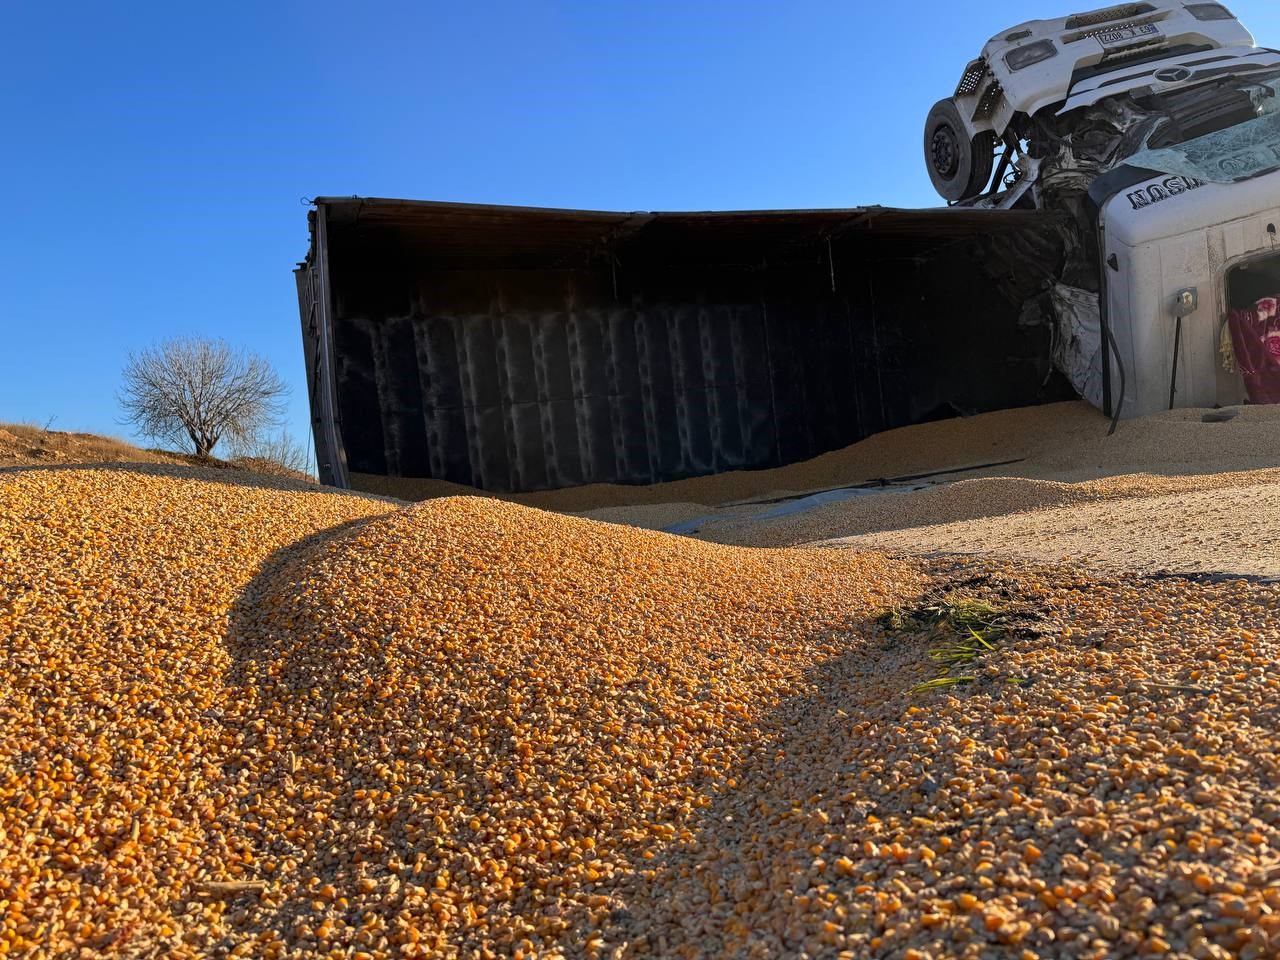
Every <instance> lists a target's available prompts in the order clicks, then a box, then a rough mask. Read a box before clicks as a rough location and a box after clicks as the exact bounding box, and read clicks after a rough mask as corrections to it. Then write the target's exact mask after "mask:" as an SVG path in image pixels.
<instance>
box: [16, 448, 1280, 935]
mask: <svg viewBox="0 0 1280 960" xmlns="http://www.w3.org/2000/svg"><path fill="white" fill-rule="evenodd" d="M313 489H314V488H313ZM975 570H976V573H975V572H974V571H975ZM936 575H938V576H941V574H936ZM948 576H951V575H950V574H948ZM964 576H965V578H966V580H967V581H970V582H972V583H973V584H975V586H973V589H975V590H979V591H987V592H988V593H990V594H991V596H992V597H995V598H1000V601H1001V602H1002V603H1005V604H1009V605H1014V606H1020V607H1023V608H1025V609H1027V610H1031V611H1034V623H1035V624H1036V627H1035V629H1034V630H1033V631H1027V632H1025V633H1022V634H1018V635H1017V636H1013V637H1010V638H1009V640H1008V642H1007V643H1005V644H1002V645H1001V646H1000V647H999V648H998V649H995V650H993V651H991V652H990V653H989V654H986V655H985V656H984V657H983V658H982V661H981V663H979V664H977V665H976V666H975V667H974V668H973V670H974V674H975V676H974V680H973V682H971V683H968V684H967V685H966V686H964V687H956V688H949V689H947V690H944V691H937V690H934V691H930V692H926V693H921V692H919V690H918V689H913V688H916V686H917V684H918V683H919V682H920V681H921V680H922V679H926V678H927V677H928V676H930V673H931V671H932V670H933V669H934V668H933V666H932V665H931V662H930V660H929V657H928V650H927V647H928V641H927V640H926V639H925V638H924V637H920V636H915V635H914V634H910V633H905V634H903V633H892V632H886V630H885V628H884V627H882V626H881V625H880V624H879V623H878V622H877V617H878V615H879V614H880V613H881V612H883V611H885V610H886V609H889V608H891V607H898V606H911V605H914V604H917V603H920V602H922V598H923V597H924V595H925V593H926V591H928V590H929V589H930V583H929V579H928V578H927V577H926V576H925V575H924V574H923V573H922V572H921V571H920V570H918V569H917V568H916V567H914V566H910V565H906V564H903V563H899V562H895V561H891V560H887V559H884V558H880V557H877V556H874V555H866V554H858V553H853V552H849V551H842V550H809V551H794V550H751V549H740V548H731V547H723V546H718V545H712V544H706V543H701V542H697V541H692V540H686V539H681V538H676V537H670V536H666V535H662V534H656V533H650V532H647V531H639V530H634V529H629V528H623V527H615V526H610V525H605V524H597V523H592V522H589V521H585V520H580V519H576V518H568V517H563V516H558V515H554V514H549V513H543V512H540V511H536V510H531V509H528V508H524V507H519V506H515V505H511V504H504V503H501V502H498V501H494V500H478V499H466V498H455V499H448V500H437V501H428V502H426V503H422V504H418V505H414V506H412V507H408V508H397V506H396V505H394V504H391V503H386V502H381V501H374V500H367V499H362V498H358V497H351V496H343V495H338V494H331V493H322V492H307V491H305V490H304V489H303V488H301V487H295V486H291V485H290V484H289V483H288V482H286V481H272V480H259V481H256V482H249V481H246V480H241V481H233V480H232V479H230V478H228V476H227V475H226V474H206V473H202V472H201V471H197V470H190V469H183V468H154V469H146V468H138V469H134V470H123V469H96V470H95V469H85V470H30V471H18V472H12V473H0V637H3V638H4V641H3V643H4V645H3V647H2V648H0V654H2V655H3V658H2V659H0V671H2V672H3V685H2V686H0V953H3V954H8V955H14V956H32V957H63V956H84V957H90V956H95V957H96V956H103V955H116V956H126V957H132V956H137V957H151V956H156V957H204V956H219V957H221V956H242V957H348V958H350V957H356V958H361V960H371V958H374V957H415V956H418V957H436V956H441V957H451V956H456V957H507V956H517V957H535V956H547V957H561V956H563V957H601V958H604V957H609V958H627V957H638V956H651V957H669V956H677V957H712V956H743V957H779V956H787V957H792V956H794V957H805V956H809V957H839V958H842V960H843V958H861V957H883V958H902V960H942V958H945V957H964V958H986V957H993V958H1002V957H1015V958H1019V960H1035V958H1049V957H1063V958H1066V957H1097V958H1103V957H1111V956H1145V955H1165V956H1175V957H1196V958H1215V960H1217V958H1227V957H1258V958H1262V957H1274V956H1278V955H1280V872H1278V871H1280V866H1278V863H1280V861H1278V860H1277V856H1276V853H1275V851H1276V850H1277V849H1280V797H1277V794H1276V787H1277V786H1278V785H1280V784H1278V781H1280V733H1277V731H1278V730H1280V716H1277V713H1278V712H1280V699H1278V698H1277V693H1278V692H1280V680H1278V679H1277V676H1276V669H1275V663H1276V658H1277V654H1278V653H1280V649H1278V647H1280V633H1278V632H1277V627H1276V623H1277V619H1276V618H1277V610H1278V608H1280V589H1278V588H1276V587H1274V586H1261V585H1249V584H1243V583H1226V584H1219V585H1195V584H1188V583H1186V582H1183V581H1174V580H1164V581H1160V580H1145V581H1142V582H1140V583H1134V584H1130V583H1125V582H1123V581H1120V580H1117V581H1114V582H1106V583H1100V582H1097V581H1095V580H1090V579H1088V578H1086V577H1084V576H1082V575H1081V574H1079V573H1077V572H1073V571H1071V570H1049V571H1041V570H1034V569H1029V568H1022V567H1015V566H1012V565H1011V563H1010V562H1005V563H1004V564H1003V565H997V564H993V563H985V564H982V563H977V562H975V563H974V565H973V570H966V571H964Z"/></svg>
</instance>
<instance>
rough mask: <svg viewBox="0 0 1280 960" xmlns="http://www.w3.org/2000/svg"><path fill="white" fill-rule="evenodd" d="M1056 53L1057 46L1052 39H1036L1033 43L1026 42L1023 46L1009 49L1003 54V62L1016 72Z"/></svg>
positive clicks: (1054, 55)
mask: <svg viewBox="0 0 1280 960" xmlns="http://www.w3.org/2000/svg"><path fill="white" fill-rule="evenodd" d="M1057 55H1058V48H1057V47H1055V46H1054V45H1053V41H1052V40H1037V41H1036V42H1035V43H1028V44H1027V45H1026V46H1025V47H1018V48H1017V49H1016V50H1010V51H1009V52H1008V53H1006V54H1005V55H1004V62H1005V63H1006V64H1008V65H1009V69H1010V70H1013V71H1015V72H1016V71H1018V70H1023V69H1025V68H1026V67H1029V66H1031V65H1032V64H1035V63H1041V62H1042V61H1045V60H1048V59H1049V58H1050V57H1056V56H1057Z"/></svg>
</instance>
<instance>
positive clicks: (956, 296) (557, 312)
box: [297, 197, 1074, 492]
mask: <svg viewBox="0 0 1280 960" xmlns="http://www.w3.org/2000/svg"><path fill="white" fill-rule="evenodd" d="M1064 243H1065V241H1064V231H1063V228H1062V223H1061V222H1060V221H1059V220H1057V219H1055V218H1054V217H1053V216H1052V215H1050V214H1046V213H1041V212H1036V211H989V210H972V209H959V208H955V209H950V210H930V211H910V210H891V209H883V208H865V209H850V210H798V211H761V212H737V213H733V212H730V213H723V212H717V213H608V212H596V211H578V210H548V209H535V208H518V207H495V206H481V205H470V204H449V203H429V202H413V201H401V200H378V199H362V198H354V197H353V198H322V199H319V200H317V201H316V206H315V209H314V210H313V212H312V214H311V248H310V251H309V253H308V256H307V259H306V262H305V263H303V264H300V265H299V267H298V271H297V280H298V293H299V299H300V306H301V312H302V323H303V336H304V342H305V346H306V354H307V366H308V371H307V372H308V377H309V384H310V394H311V404H312V415H313V427H314V433H315V439H316V446H317V454H318V460H319V465H320V472H321V479H322V481H324V482H326V483H331V484H335V485H338V486H352V487H355V488H357V489H359V488H361V486H362V478H367V477H371V476H372V477H378V478H397V477H406V478H430V479H440V480H448V481H452V482H455V483H459V484H465V485H467V486H470V487H475V488H478V489H481V490H486V491H494V492H519V491H531V490H543V489H554V488H560V487H568V486H575V485H579V484H588V483H621V484H649V483H655V482H660V481H665V480H674V479H680V478H684V477H691V476H698V475H704V474H710V473H717V472H721V471H727V470H743V469H754V468H761V467H770V466H778V465H783V464H787V463H792V462H795V461H799V460H803V459H807V458H810V457H813V456H815V455H818V454H821V453H823V452H825V451H829V450H833V449H838V448H841V447H844V446H847V445H849V444H851V443H854V442H856V441H857V440H860V439H862V438H864V437H867V436H869V435H870V434H873V433H876V432H879V431H882V430H886V429H890V428H893V427H899V426H905V425H908V424H913V423H919V422H922V421H927V420H933V419H939V418H942V417H950V416H955V415H961V414H972V413H977V412H982V411H988V410H996V409H1001V408H1006V407H1012V406H1024V405H1029V404H1034V403H1040V402H1050V401H1054V400H1060V399H1066V398H1069V397H1071V396H1073V395H1074V394H1073V392H1072V390H1071V388H1070V386H1069V385H1067V383H1066V382H1065V381H1064V380H1063V379H1062V377H1061V376H1060V375H1059V374H1056V373H1055V372H1054V371H1053V369H1052V366H1051V361H1050V338H1051V335H1052V334H1051V329H1052V323H1051V320H1050V318H1049V315H1048V309H1047V305H1046V300H1047V297H1046V293H1045V291H1046V290H1047V288H1048V285H1049V284H1050V283H1051V282H1052V280H1053V277H1054V276H1055V274H1056V271H1057V270H1058V269H1059V268H1060V265H1061V263H1062V260H1063V257H1064V249H1063V247H1064ZM380 489H386V485H385V483H383V484H381V485H380Z"/></svg>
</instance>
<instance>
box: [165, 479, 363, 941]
mask: <svg viewBox="0 0 1280 960" xmlns="http://www.w3.org/2000/svg"><path fill="white" fill-rule="evenodd" d="M267 479H268V480H269V479H270V478H267ZM266 485H267V486H272V484H270V483H267V484H266ZM284 489H290V488H288V487H285V488H284ZM378 519H380V518H379V517H369V518H363V519H359V520H354V521H351V522H349V523H344V524H340V525H338V526H335V527H330V528H328V529H325V530H321V531H319V532H317V533H315V534H313V535H311V536H309V537H306V538H305V539H303V540H299V541H297V542H296V543H293V544H291V545H289V546H288V547H284V548H282V549H280V550H277V551H276V552H275V553H273V554H272V555H271V556H270V557H269V558H268V559H267V560H266V561H265V562H264V563H263V564H262V565H261V568H260V569H259V572H258V573H257V575H256V576H255V577H254V578H253V580H252V581H250V582H249V584H248V585H247V586H246V587H245V589H244V590H243V591H242V593H241V595H240V597H239V598H238V600H237V601H236V602H235V603H234V604H233V605H232V607H231V610H230V611H229V618H228V624H227V630H226V634H225V640H224V643H225V647H226V649H227V651H228V653H229V654H230V655H231V666H230V669H229V670H228V671H227V674H226V678H225V681H226V686H225V699H224V701H223V703H222V705H221V706H219V707H217V708H215V710H216V711H217V714H218V716H217V717H216V719H219V720H220V721H221V722H222V725H223V731H224V732H223V738H222V742H221V748H222V749H221V751H220V755H221V769H220V772H219V780H218V782H217V783H216V784H215V785H213V787H212V788H211V790H210V791H209V794H210V796H211V797H213V798H216V800H215V801H214V802H213V803H211V804H210V805H209V806H208V807H207V808H206V822H205V835H206V845H207V846H206V849H207V850H208V854H207V855H206V860H208V861H211V862H214V863H220V864H221V871H220V872H218V873H211V874H210V876H209V877H206V878H203V879H204V880H205V881H215V883H213V884H209V883H205V884H198V885H197V887H196V888H195V889H194V890H193V892H192V893H193V899H195V900H197V902H200V901H213V902H215V903H217V904H218V906H219V908H220V909H221V910H223V913H222V916H223V917H224V918H226V919H228V920H229V921H230V926H231V929H229V930H228V931H227V935H226V936H225V937H224V938H223V940H222V941H221V942H220V943H217V942H215V943H213V944H206V946H208V947H210V948H211V949H216V948H218V947H221V948H225V949H230V948H231V947H232V946H234V945H235V944H237V943H240V942H242V941H243V940H244V935H245V933H246V932H249V933H260V932H262V931H264V930H275V931H276V932H277V934H280V935H283V934H284V933H285V932H286V931H287V930H289V929H290V928H291V927H292V925H293V924H294V922H295V921H297V920H298V919H299V917H300V916H302V915H305V914H306V913H308V912H309V910H310V904H309V903H308V901H306V900H305V899H302V900H300V899H298V898H293V899H291V900H285V901H284V902H283V903H279V904H273V903H272V902H271V901H272V897H271V892H272V891H273V890H275V889H278V887H279V885H280V883H281V881H282V879H283V877H284V876H285V875H286V874H288V873H289V872H290V871H291V870H293V869H295V868H296V867H297V865H298V864H299V863H300V862H302V861H308V865H313V864H312V863H311V862H312V861H314V860H315V859H316V850H317V843H318V842H319V841H320V839H321V838H322V837H324V836H325V834H326V832H327V831H326V823H327V822H329V821H330V820H331V819H336V818H337V817H339V816H341V815H342V808H344V807H349V806H352V805H354V804H355V803H356V799H355V796H356V790H357V789H358V787H359V777H358V770H359V758H358V756H357V755H356V753H355V752H354V751H353V752H351V753H344V752H341V751H335V752H331V753H321V752H320V749H321V745H322V744H324V743H326V742H328V741H330V740H331V735H332V733H333V731H334V730H341V728H342V726H343V721H344V716H343V706H344V700H348V701H349V700H350V699H351V696H352V692H353V690H355V689H358V690H359V691H360V692H361V693H362V694H363V693H366V692H367V691H369V690H371V689H376V685H377V681H378V678H379V676H380V675H381V673H382V672H383V669H384V664H383V663H382V662H381V660H380V658H379V657H378V656H377V653H376V651H374V652H372V654H371V652H370V651H369V650H367V649H361V650H360V651H359V652H358V654H357V653H356V651H354V650H349V651H348V652H349V653H351V654H352V656H351V657H350V659H347V658H344V655H343V654H344V649H343V645H342V643H341V642H338V641H336V640H335V637H334V636H332V635H325V634H324V632H323V631H320V632H313V633H307V632H303V631H298V630H294V629H291V626H292V618H294V617H296V616H297V615H298V613H299V609H300V608H305V606H306V604H307V602H308V598H307V597H306V596H304V595H300V594H299V592H298V589H299V587H300V585H301V584H303V583H304V582H305V580H306V577H307V574H308V573H309V572H313V571H314V568H315V566H316V565H317V564H322V563H324V562H325V560H326V558H329V557H332V556H335V555H340V554H341V551H342V548H343V544H344V542H345V541H347V540H348V539H349V538H350V537H351V536H352V535H354V534H355V533H356V532H357V531H359V530H360V529H361V528H362V527H365V526H366V525H368V524H369V523H371V522H374V521H376V520H378ZM320 651H323V655H322V656H318V655H317V654H318V653H319V652H320ZM346 680H349V681H350V682H344V681H346ZM317 779H319V780H322V781H323V782H324V783H325V784H326V785H332V784H335V783H336V784H340V785H343V786H344V788H345V789H343V790H342V791H340V792H339V793H337V794H335V795H332V796H331V797H330V798H329V811H318V812H317V818H316V819H315V820H314V821H312V822H305V821H297V820H291V819H290V817H289V815H288V813H287V812H286V811H289V810H290V808H291V799H292V798H294V797H296V796H298V795H299V794H300V793H301V792H305V791H308V790H310V789H311V788H312V787H311V785H312V784H313V783H314V782H315V781H316V780H317ZM343 852H344V855H350V854H352V853H354V854H355V855H356V856H359V852H358V851H343ZM321 860H322V861H323V853H322V854H321ZM223 882H226V887H225V889H224V890H222V891H220V892H218V893H216V894H215V895H214V896H212V897H209V896H207V895H205V891H207V889H208V888H209V887H210V886H213V887H215V888H217V887H219V886H220V884H221V883H223ZM202 888H203V889H202ZM264 894H265V896H264ZM182 907H183V905H182V904H179V909H182ZM353 919H354V918H353Z"/></svg>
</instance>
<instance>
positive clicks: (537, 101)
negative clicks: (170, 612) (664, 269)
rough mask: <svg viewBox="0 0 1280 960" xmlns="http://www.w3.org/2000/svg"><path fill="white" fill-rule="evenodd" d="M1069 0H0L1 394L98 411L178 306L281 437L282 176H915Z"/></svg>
mask: <svg viewBox="0 0 1280 960" xmlns="http://www.w3.org/2000/svg"><path fill="white" fill-rule="evenodd" d="M1073 2H1074V3H1075V4H1076V5H1078V6H1080V7H1083V8H1086V9H1087V8H1089V7H1091V6H1097V5H1101V3H1100V2H1094V3H1090V2H1088V0H1026V2H1024V3H1022V4H976V3H965V4H959V3H942V2H938V0H898V2H895V3H886V4H871V3H865V2H862V0H857V2H855V0H845V2H825V0H824V2H819V0H772V2H768V3H766V2H762V0H737V2H732V0H720V2H712V0H703V2H658V0H634V2H631V3H622V2H600V0H581V2H573V3H570V2H560V3H551V2H547V3H537V2H526V3H515V2H511V3H486V2H462V0H458V2H453V3H440V2H431V0H427V2H422V0H419V2H406V3H399V4H385V3H377V2H366V3H361V4H355V3H343V4H336V3H330V2H320V0H317V2H314V3H310V4H306V5H302V4H295V3H283V2H278V3H256V2H255V3H234V2H229V3H218V4H201V5H194V4H182V3H163V4H160V3H146V2H137V3H122V4H120V3H117V4H107V3H99V2H93V3H79V4H68V3H59V2H56V0H48V2H39V3H35V2H32V3H18V2H8V3H4V4H2V5H0V116H3V118H4V128H5V136H4V138H3V143H4V146H3V149H0V175H2V176H3V182H4V184H5V201H4V204H3V208H0V209H2V213H0V216H2V217H3V230H0V333H2V334H3V336H0V420H6V419H8V420H35V421H39V422H44V421H45V420H47V419H49V418H50V417H56V420H55V421H54V426H55V428H56V429H69V430H75V429H83V430H92V431H96V432H105V433H115V434H117V435H126V436H127V435H128V430H127V428H125V427H122V426H121V425H120V424H119V423H118V422H117V421H118V417H119V411H118V410H117V407H116V402H115V390H116V387H117V385H118V377H119V371H120V367H121V365H122V364H123V362H124V358H125V354H126V353H127V352H128V351H129V350H131V349H136V348H140V347H144V346H146V345H148V344H151V343H153V342H155V341H156V340H158V339H160V338H163V337H166V336H173V335H178V334H186V333H196V334H203V335H216V336H222V337H225V338H226V339H227V340H229V341H231V342H232V343H233V344H237V345H243V346H246V347H249V348H251V349H253V350H256V351H259V352H261V353H263V354H265V355H266V356H267V357H269V358H270V359H271V360H272V361H273V362H274V363H275V364H276V366H277V368H278V369H279V370H280V371H281V373H282V374H284V376H285V377H286V378H287V379H288V380H289V381H290V382H291V383H293V384H294V394H293V397H292V400H291V403H290V416H289V426H290V428H291V429H292V430H293V431H294V433H295V434H296V435H297V436H299V437H300V438H305V437H307V432H306V431H307V413H306V395H305V385H304V382H303V373H302V351H301V345H300V338H299V332H298V316H297V301H296V298H295V293H294V285H293V277H292V274H291V270H292V267H293V264H294V263H295V261H297V260H298V259H300V258H301V257H302V255H303V254H304V252H305V250H306V245H307V231H306V208H305V207H304V206H303V205H302V204H301V203H300V199H299V198H302V197H311V196H317V195H323V194H362V195H366V196H387V197H412V198H418V199H435V200H464V201H474V202H482V203H513V204H533V205H540V206H566V207H594V208H602V209H624V210H655V209H659V210H660V209H666V210H675V209H717V208H720V209H735V208H736V209H744V208H745V209H750V208H762V207H765V208H774V207H825V206H856V205H859V204H869V203H881V204H886V205H900V206H913V205H933V204H934V203H935V202H936V198H935V196H934V194H933V192H932V190H931V188H930V187H929V182H928V178H927V176H926V175H925V172H924V169H923V165H922V161H921V158H920V138H921V126H922V124H923V121H924V117H925V114H926V112H927V111H928V109H929V107H930V106H931V105H932V103H933V102H934V101H935V100H937V99H938V98H940V97H942V96H945V95H946V94H948V93H949V92H950V91H951V90H952V89H953V88H954V86H955V82H956V78H957V76H958V74H959V71H960V70H961V69H962V68H963V66H964V64H965V63H966V62H967V60H968V59H969V58H971V57H973V56H975V55H976V54H977V52H978V50H979V49H980V48H981V46H982V44H983V42H984V41H985V40H986V39H987V38H988V37H990V36H991V35H992V34H994V33H996V32H998V31H999V30H1001V29H1003V28H1005V27H1008V26H1011V25H1012V23H1013V22H1015V21H1018V20H1022V19H1029V18H1033V17H1045V16H1060V15H1062V14H1063V13H1066V12H1071V11H1070V10H1069V9H1068V8H1070V7H1072V6H1073ZM1231 6H1232V9H1233V10H1234V11H1235V12H1236V14H1237V15H1238V16H1239V17H1240V18H1241V19H1242V20H1243V21H1244V22H1245V23H1246V25H1248V26H1250V27H1251V28H1252V29H1253V31H1254V34H1255V36H1257V37H1258V39H1259V42H1261V43H1264V44H1271V45H1278V44H1280V5H1278V4H1277V3H1276V2H1275V0H1234V2H1232V3H1231ZM873 9H874V10H875V12H869V11H870V10H873Z"/></svg>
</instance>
